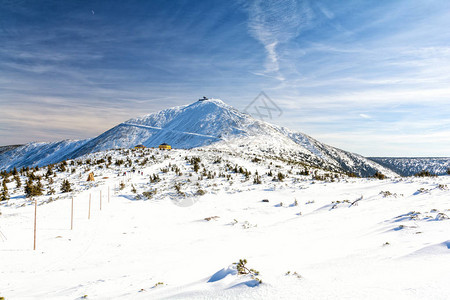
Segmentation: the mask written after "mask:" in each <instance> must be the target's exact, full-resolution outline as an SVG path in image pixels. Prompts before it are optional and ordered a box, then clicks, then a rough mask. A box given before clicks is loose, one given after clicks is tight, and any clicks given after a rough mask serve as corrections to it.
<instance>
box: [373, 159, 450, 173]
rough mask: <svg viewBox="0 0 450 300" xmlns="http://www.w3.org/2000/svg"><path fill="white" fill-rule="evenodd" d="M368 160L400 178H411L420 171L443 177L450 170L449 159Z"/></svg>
mask: <svg viewBox="0 0 450 300" xmlns="http://www.w3.org/2000/svg"><path fill="white" fill-rule="evenodd" d="M369 159H371V160H373V161H374V162H377V163H379V164H380V165H382V166H384V167H386V168H390V169H392V170H393V171H395V172H396V173H398V174H400V175H402V176H411V175H414V174H416V173H418V172H420V171H422V170H425V171H429V172H430V173H432V174H436V175H445V174H447V170H448V169H449V168H450V157H369Z"/></svg>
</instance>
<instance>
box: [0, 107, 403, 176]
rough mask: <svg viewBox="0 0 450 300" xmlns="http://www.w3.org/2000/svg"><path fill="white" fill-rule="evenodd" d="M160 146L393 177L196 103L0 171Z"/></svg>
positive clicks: (19, 157) (4, 159) (10, 159)
mask: <svg viewBox="0 0 450 300" xmlns="http://www.w3.org/2000/svg"><path fill="white" fill-rule="evenodd" d="M162 143H168V144H170V145H171V146H172V147H173V148H183V149H191V148H197V147H205V146H209V145H211V146H212V147H214V145H216V144H217V147H218V149H223V147H225V148H227V149H228V150H227V151H229V150H231V151H235V152H236V153H241V152H243V151H247V150H246V149H251V150H249V151H250V152H251V153H254V154H255V155H258V153H270V155H272V156H273V157H280V158H282V159H283V160H290V161H297V162H299V163H302V164H305V165H310V166H315V167H319V168H325V169H329V170H334V171H341V172H351V173H355V174H357V175H360V176H368V175H373V174H374V173H375V172H377V171H380V172H382V173H384V174H386V175H391V176H392V175H394V176H395V173H394V172H392V171H390V170H388V169H386V168H383V167H381V166H380V165H378V164H377V163H375V162H373V161H370V160H367V159H365V158H364V157H362V156H360V155H356V154H353V153H349V152H346V151H343V150H340V149H336V148H334V147H331V146H328V145H324V144H322V143H320V142H319V141H317V140H315V139H313V138H311V137H310V136H308V135H305V134H303V133H300V132H296V131H292V130H289V129H287V128H283V127H280V126H276V125H272V124H269V123H267V122H264V121H261V120H258V119H255V118H253V117H252V116H250V115H249V114H246V113H243V112H240V111H239V110H237V109H235V108H234V107H232V106H230V105H228V104H226V103H225V102H224V101H222V100H220V99H201V100H198V101H195V102H193V103H191V104H188V105H184V106H176V107H172V108H167V109H164V110H161V111H159V112H156V113H152V114H149V115H145V116H142V117H138V118H133V119H130V120H128V121H125V122H123V123H121V124H119V125H117V126H115V127H114V128H111V129H110V130H108V131H106V132H104V133H103V134H101V135H99V136H98V137H96V138H93V139H90V140H84V141H78V142H64V143H63V142H61V143H49V144H44V145H40V146H39V145H33V147H31V146H30V145H24V146H21V147H18V148H16V149H14V150H11V151H7V152H4V153H1V154H0V168H12V167H14V166H16V167H22V166H33V165H44V164H50V163H56V162H59V161H61V160H63V159H73V158H77V157H80V156H82V155H85V154H89V153H93V152H99V151H105V150H109V149H117V148H131V147H134V146H135V145H137V144H142V145H144V146H146V147H158V145H160V144H162ZM243 147H244V148H245V149H244V148H243ZM233 149H234V150H233ZM31 152H32V153H31Z"/></svg>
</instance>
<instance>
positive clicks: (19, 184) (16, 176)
mask: <svg viewBox="0 0 450 300" xmlns="http://www.w3.org/2000/svg"><path fill="white" fill-rule="evenodd" d="M14 180H15V181H16V188H20V187H21V186H22V182H21V181H20V177H19V176H18V175H15V176H14Z"/></svg>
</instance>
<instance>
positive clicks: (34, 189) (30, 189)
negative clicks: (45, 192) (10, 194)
mask: <svg viewBox="0 0 450 300" xmlns="http://www.w3.org/2000/svg"><path fill="white" fill-rule="evenodd" d="M25 195H26V197H27V198H30V197H33V196H40V195H42V183H41V182H40V181H38V182H37V184H33V180H32V179H31V177H28V180H27V182H26V184H25Z"/></svg>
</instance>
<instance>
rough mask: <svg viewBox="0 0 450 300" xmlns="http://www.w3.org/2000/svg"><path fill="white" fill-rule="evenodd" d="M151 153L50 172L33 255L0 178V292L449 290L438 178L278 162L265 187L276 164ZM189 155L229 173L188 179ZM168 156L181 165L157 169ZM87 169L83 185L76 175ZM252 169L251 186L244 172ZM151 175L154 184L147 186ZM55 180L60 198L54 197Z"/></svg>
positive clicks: (29, 232)
mask: <svg viewBox="0 0 450 300" xmlns="http://www.w3.org/2000/svg"><path fill="white" fill-rule="evenodd" d="M154 153H155V154H154V156H155V158H154V159H153V162H149V163H147V164H145V163H144V162H142V164H140V165H141V167H140V168H139V169H138V168H137V167H136V169H138V171H136V172H134V173H133V172H130V170H128V174H127V175H126V176H123V172H124V171H125V170H126V168H125V167H124V166H120V167H113V165H111V166H110V167H109V168H108V169H105V168H102V169H98V168H97V169H96V168H95V167H92V168H91V169H90V170H89V171H86V170H87V169H83V168H85V167H80V168H77V169H76V170H75V171H74V172H73V173H69V172H67V173H64V172H59V173H57V175H56V176H55V177H54V181H55V183H54V186H55V189H57V190H58V192H57V193H56V195H52V196H47V195H46V196H39V197H38V198H37V199H38V204H39V205H38V206H37V216H38V218H37V245H36V246H37V250H36V251H33V220H34V209H35V207H34V204H33V203H32V202H31V201H30V200H29V199H26V198H25V197H24V195H23V191H22V189H15V188H14V182H11V183H9V186H8V187H9V190H10V193H11V199H10V200H9V201H8V203H4V202H3V203H2V204H1V206H0V211H1V213H2V214H1V215H0V231H1V232H2V234H0V278H1V279H0V296H2V297H5V298H6V299H34V298H39V299H83V298H87V299H114V298H119V297H120V298H124V299H165V298H167V299H168V298H170V299H187V298H196V299H213V298H221V299H324V298H333V299H335V298H338V299H342V298H345V299H349V298H350V299H449V298H450V284H449V283H450V272H449V268H450V255H449V254H450V220H449V219H448V216H450V190H449V188H448V187H449V186H450V176H441V177H432V178H392V179H386V180H378V179H358V178H347V177H345V176H343V175H339V176H338V175H336V179H333V180H314V179H313V178H312V177H311V176H303V175H298V176H297V175H296V174H297V173H296V172H295V168H294V171H292V170H293V169H292V166H290V165H288V164H284V163H280V165H279V166H276V167H277V168H278V169H279V170H281V172H284V173H285V174H289V173H288V171H289V170H290V172H291V173H290V174H291V175H288V176H287V177H286V178H285V179H284V180H283V181H280V182H276V181H273V179H272V178H271V177H270V178H269V177H268V176H266V175H263V174H265V173H266V172H267V171H268V170H269V169H270V168H271V166H274V165H275V162H273V163H271V162H270V161H269V160H266V159H264V160H262V161H259V162H258V161H256V160H255V162H252V163H250V161H249V160H247V161H245V160H244V159H242V158H238V157H231V156H230V157H228V158H227V157H226V155H220V158H221V160H220V161H218V160H217V154H214V153H213V152H211V153H210V154H208V153H201V152H195V153H194V151H188V150H177V151H171V152H170V153H169V154H165V153H164V154H158V153H159V152H158V151H154ZM112 155H115V154H112ZM190 155H191V156H192V155H198V156H201V168H203V167H202V164H205V166H204V167H206V168H210V169H211V170H216V172H217V174H219V172H220V170H221V169H220V168H223V172H224V173H226V174H229V176H228V177H224V176H226V175H225V174H224V176H222V177H220V176H216V177H214V178H211V179H206V178H205V179H204V178H198V177H197V173H195V172H194V171H193V170H191V168H192V165H191V163H190V162H189V161H187V160H186V158H185V157H186V156H190ZM90 157H91V158H92V157H95V156H94V155H91V156H90ZM140 157H141V158H140V159H141V160H142V159H143V157H144V156H142V155H141V156H140ZM117 158H119V157H116V156H114V159H117ZM85 159H86V158H85ZM214 160H215V161H216V163H215V164H214V163H213V161H214ZM113 161H114V160H113ZM133 161H134V159H133ZM168 162H171V167H172V168H173V165H174V164H175V165H176V166H177V168H180V170H176V171H172V169H170V168H168V169H169V170H164V171H160V170H161V168H163V169H164V167H165V166H166V165H167V164H168ZM227 162H232V163H236V164H237V163H239V164H240V165H245V168H246V169H248V170H250V171H251V172H252V175H250V176H251V177H250V178H251V179H246V178H245V175H242V174H240V173H239V174H234V173H233V172H231V171H226V168H225V167H224V166H225V165H226V163H227ZM69 166H70V164H69ZM214 168H216V169H214ZM274 168H275V167H274ZM299 168H300V167H299ZM129 169H131V167H129ZM41 170H42V171H38V172H42V173H45V171H46V170H45V169H41ZM90 171H94V173H95V175H96V177H95V179H96V181H95V184H89V183H87V182H86V181H85V180H86V177H87V173H88V172H90ZM255 171H258V173H259V174H260V175H261V180H262V183H261V184H254V182H253V181H252V180H253V176H254V174H255ZM140 172H143V175H142V174H140ZM199 172H201V169H200V171H199ZM273 172H274V173H275V172H278V171H277V170H275V169H274V170H273ZM177 173H178V174H177ZM191 173H194V175H190V174H191ZM153 174H159V176H160V177H161V180H160V181H158V182H154V183H150V182H149V176H150V177H151V176H152V175H153ZM188 174H189V175H188ZM22 177H23V178H21V179H22V180H25V177H24V176H22ZM64 178H69V179H70V181H71V183H72V187H73V188H74V191H73V192H72V193H65V194H61V193H59V188H58V184H60V182H61V180H62V179H64ZM188 179H189V181H188V182H189V183H188V184H186V183H185V184H184V185H183V184H182V182H183V181H186V180H188ZM230 181H231V183H230ZM177 182H180V186H181V187H180V188H178V189H173V184H174V183H175V184H177ZM121 183H124V185H125V187H123V189H121V187H120V184H121ZM44 186H45V184H44ZM194 187H195V189H194ZM133 189H134V191H133ZM149 189H150V190H152V189H153V190H155V189H157V192H154V194H155V195H154V196H153V197H143V196H141V193H143V192H144V191H147V190H149ZM200 189H201V190H202V191H204V192H205V194H204V195H201V194H203V193H199V192H198V190H200ZM108 191H109V192H108ZM100 192H101V193H102V203H101V210H100ZM108 194H109V197H108ZM72 195H73V197H74V221H73V230H71V229H70V227H71V219H70V215H71V201H72V200H71V197H72ZM89 195H91V215H90V219H88V209H89ZM50 197H51V199H50ZM264 199H267V200H268V201H269V202H266V201H264V202H263V201H262V200H264ZM108 200H109V201H108ZM296 202H297V203H296ZM296 204H297V205H296ZM239 259H246V260H247V261H248V263H247V267H248V268H253V269H256V270H257V271H259V275H257V276H256V277H257V278H258V279H260V280H262V283H261V284H259V282H258V281H257V280H256V279H255V277H252V276H251V275H238V274H237V271H236V267H235V265H233V263H235V262H237V261H239Z"/></svg>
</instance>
